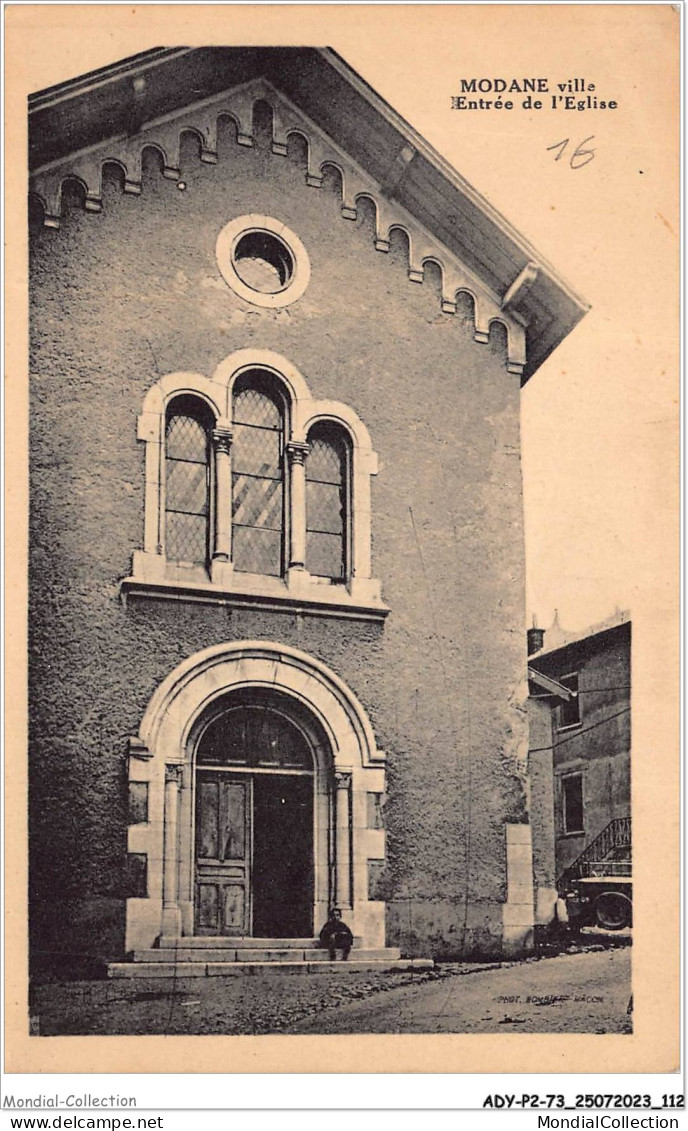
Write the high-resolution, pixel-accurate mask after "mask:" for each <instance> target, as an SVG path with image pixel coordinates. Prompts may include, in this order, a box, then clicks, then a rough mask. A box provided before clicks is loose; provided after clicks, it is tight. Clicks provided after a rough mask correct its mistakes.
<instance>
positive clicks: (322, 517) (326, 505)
mask: <svg viewBox="0 0 688 1131" xmlns="http://www.w3.org/2000/svg"><path fill="white" fill-rule="evenodd" d="M308 447H309V451H308V458H307V460H306V569H307V570H308V572H309V573H311V574H313V575H314V576H316V577H324V578H328V579H329V580H330V581H335V582H336V581H344V580H345V579H346V576H347V573H348V561H347V559H348V554H347V537H348V526H349V522H348V514H347V512H348V479H349V475H348V466H349V451H348V444H347V442H346V438H345V436H344V434H343V433H342V430H341V429H340V428H337V427H334V426H332V425H331V424H316V425H315V427H314V428H312V429H311V431H310V432H309V434H308Z"/></svg>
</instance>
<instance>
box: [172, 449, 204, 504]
mask: <svg viewBox="0 0 688 1131" xmlns="http://www.w3.org/2000/svg"><path fill="white" fill-rule="evenodd" d="M165 504H166V508H167V510H169V511H183V512H184V513H186V514H207V513H208V483H207V469H206V465H205V464H204V463H186V462H182V460H174V459H169V460H167V463H166V469H165Z"/></svg>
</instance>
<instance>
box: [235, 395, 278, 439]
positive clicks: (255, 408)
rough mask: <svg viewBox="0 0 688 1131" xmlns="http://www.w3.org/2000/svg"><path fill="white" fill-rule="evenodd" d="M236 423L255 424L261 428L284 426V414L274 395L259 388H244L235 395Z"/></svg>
mask: <svg viewBox="0 0 688 1131" xmlns="http://www.w3.org/2000/svg"><path fill="white" fill-rule="evenodd" d="M234 423H235V424H255V425H257V426H258V427H260V428H273V429H276V430H277V431H279V429H280V428H281V427H282V414H281V412H280V410H279V406H278V405H277V404H276V403H275V401H274V400H273V399H272V397H270V396H268V394H267V393H263V392H261V391H260V390H259V389H254V388H250V389H243V390H242V391H241V392H239V393H235V395H234Z"/></svg>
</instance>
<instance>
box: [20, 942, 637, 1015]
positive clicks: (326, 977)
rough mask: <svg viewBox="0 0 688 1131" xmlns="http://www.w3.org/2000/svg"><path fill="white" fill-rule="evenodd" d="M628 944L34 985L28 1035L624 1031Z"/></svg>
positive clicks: (627, 985)
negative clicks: (520, 958) (407, 965)
mask: <svg viewBox="0 0 688 1131" xmlns="http://www.w3.org/2000/svg"><path fill="white" fill-rule="evenodd" d="M630 995H631V948H630V946H624V947H616V946H615V947H613V948H612V949H606V948H605V949H601V948H600V949H597V948H588V949H585V950H582V951H579V952H576V953H562V954H560V955H557V956H555V957H548V958H540V959H529V960H527V961H524V962H513V963H502V964H495V965H490V966H487V965H486V964H484V963H483V964H470V963H449V964H446V965H443V966H441V967H439V968H438V969H437V970H434V971H428V972H416V973H403V974H399V973H397V974H390V973H387V974H381V973H373V974H355V973H353V972H346V973H344V972H341V971H340V970H339V969H338V968H337V967H336V966H335V967H329V968H326V970H324V971H323V972H322V973H318V974H312V975H307V976H304V975H301V976H296V975H289V974H272V975H247V976H245V977H237V976H233V977H228V978H219V977H215V978H188V977H187V978H183V977H181V976H180V977H178V978H176V979H161V978H146V979H138V978H137V979H135V980H134V979H127V980H126V981H124V980H119V979H118V980H115V981H112V980H110V981H94V982H70V983H52V984H46V985H39V986H36V987H34V988H33V990H32V994H31V1009H30V1013H31V1019H32V1020H31V1025H32V1031H33V1032H34V1033H36V1034H41V1035H45V1036H49V1035H58V1034H72V1035H77V1034H132V1035H133V1034H144V1033H146V1034H149V1033H167V1034H189V1035H193V1034H252V1035H253V1034H266V1033H514V1032H521V1033H561V1032H567V1033H630V1032H631V1031H632V1014H631V1013H629V1012H628V1004H629V998H630Z"/></svg>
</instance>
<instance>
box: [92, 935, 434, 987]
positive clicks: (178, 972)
mask: <svg viewBox="0 0 688 1131" xmlns="http://www.w3.org/2000/svg"><path fill="white" fill-rule="evenodd" d="M361 941H362V940H361V939H355V940H354V946H353V949H352V950H351V953H350V955H349V958H348V959H347V961H346V962H344V961H342V957H341V951H339V952H338V955H337V959H336V962H331V961H330V957H329V954H328V952H327V951H326V950H324V949H323V948H322V947H321V946H320V944H319V941H318V939H317V938H305V939H257V938H230V937H227V936H222V937H215V936H213V937H208V938H204V937H202V936H199V935H196V936H184V937H180V938H172V937H163V938H161V939H160V944H159V946H157V947H151V948H150V949H147V950H137V951H134V953H133V954H132V956H131V958H130V960H129V961H127V962H112V963H110V965H109V966H108V977H109V978H174V977H177V978H197V977H202V978H204V977H205V978H207V977H218V976H221V975H233V974H265V973H275V974H311V973H319V974H326V973H327V972H328V971H337V972H338V973H359V974H360V973H362V972H373V971H381V970H428V969H431V968H432V966H433V965H434V964H433V962H432V960H431V959H428V958H402V957H401V951H400V950H399V949H398V947H392V946H386V947H377V948H376V947H363V946H361Z"/></svg>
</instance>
